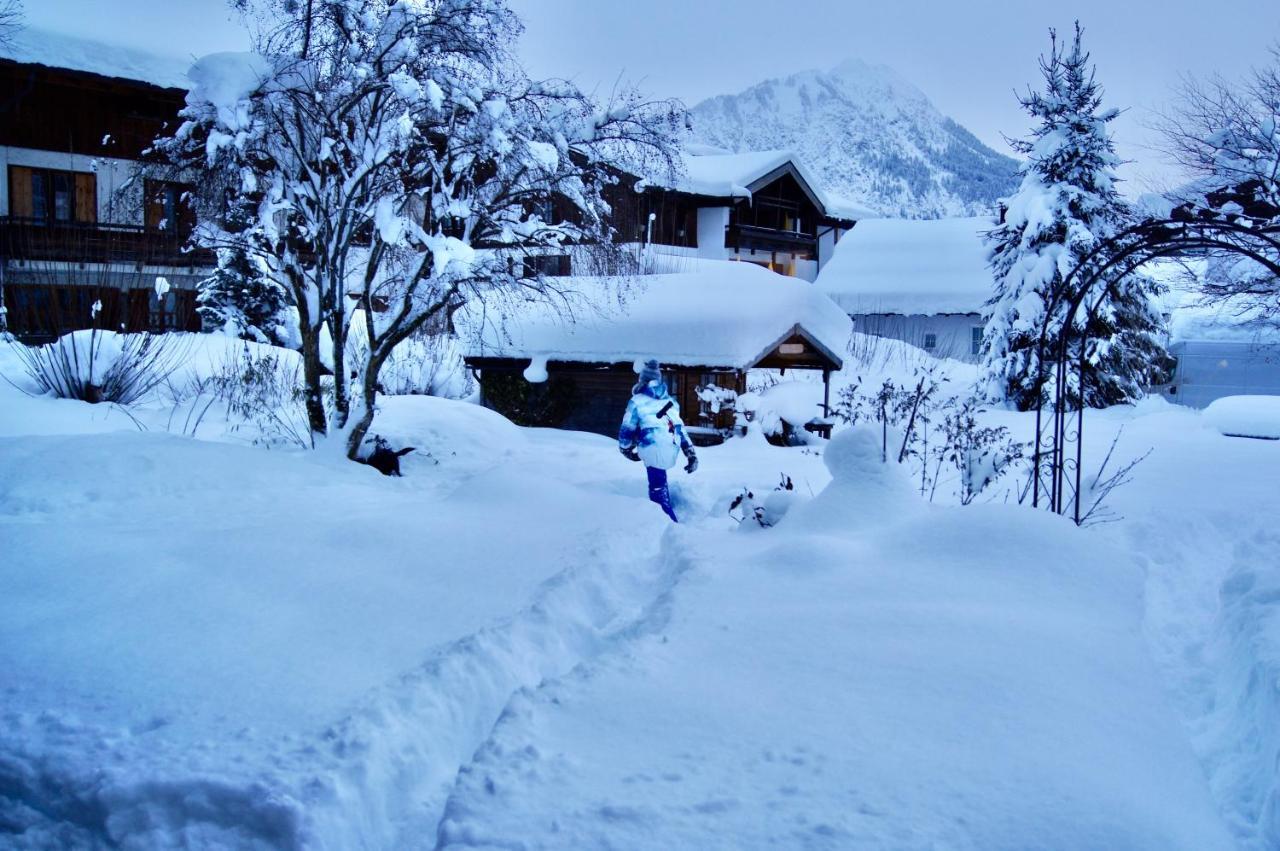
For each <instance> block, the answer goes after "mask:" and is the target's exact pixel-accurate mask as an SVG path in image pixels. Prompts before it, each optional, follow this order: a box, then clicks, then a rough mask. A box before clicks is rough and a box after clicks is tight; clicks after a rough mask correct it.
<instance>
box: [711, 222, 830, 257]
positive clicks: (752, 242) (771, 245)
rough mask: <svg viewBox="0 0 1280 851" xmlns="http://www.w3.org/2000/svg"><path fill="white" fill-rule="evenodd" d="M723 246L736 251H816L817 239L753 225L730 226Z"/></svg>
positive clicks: (805, 234)
mask: <svg viewBox="0 0 1280 851" xmlns="http://www.w3.org/2000/svg"><path fill="white" fill-rule="evenodd" d="M725 245H727V246H728V247H730V248H733V249H734V250H736V251H750V250H751V249H752V248H754V249H756V250H758V251H761V250H762V251H816V250H817V247H818V239H817V237H815V236H812V235H811V234H807V233H796V232H795V231H789V230H775V229H773V228H762V227H757V226H755V225H730V226H729V227H728V228H727V231H726V233H725Z"/></svg>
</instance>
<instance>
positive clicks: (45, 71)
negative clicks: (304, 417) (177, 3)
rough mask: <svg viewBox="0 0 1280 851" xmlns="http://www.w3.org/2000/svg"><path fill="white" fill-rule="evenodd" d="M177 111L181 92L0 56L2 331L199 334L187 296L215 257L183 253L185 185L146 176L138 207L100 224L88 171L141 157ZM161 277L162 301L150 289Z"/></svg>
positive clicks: (104, 197) (187, 229)
mask: <svg viewBox="0 0 1280 851" xmlns="http://www.w3.org/2000/svg"><path fill="white" fill-rule="evenodd" d="M184 104H185V92H183V91H182V90H181V89H172V88H163V87H160V86H155V85H151V84H149V83H145V82H140V81H134V80H122V79H116V78H112V77H104V76H101V75H98V74H92V73H87V72H81V71H74V70H69V69H59V68H49V67H45V66H42V65H34V64H21V63H15V62H12V61H9V60H4V59H0V146H4V147H6V148H9V149H11V151H10V155H9V159H10V162H9V165H8V168H7V171H6V174H5V177H6V183H7V185H8V196H7V198H6V199H5V200H6V201H7V203H8V215H7V216H3V217H0V293H3V299H4V301H3V303H4V305H5V307H6V308H7V317H6V319H7V326H8V330H9V331H11V332H13V333H14V334H16V335H18V336H19V337H20V338H22V339H24V340H26V341H28V342H43V341H45V340H48V339H52V338H55V337H57V336H58V335H60V334H62V333H66V332H67V331H72V330H76V329H80V328H87V327H91V326H97V327H101V328H109V329H113V330H114V329H122V330H125V331H130V332H135V331H169V330H199V329H200V321H199V316H198V313H197V310H196V293H195V291H194V288H195V284H196V282H197V281H199V280H200V279H201V278H203V277H204V276H205V275H206V274H207V273H208V271H209V270H210V269H211V268H212V266H213V265H214V256H213V253H212V252H210V251H199V250H197V251H188V250H186V246H185V243H186V240H187V238H188V237H189V235H190V233H191V230H192V228H193V227H194V224H195V222H194V216H193V215H192V213H191V211H190V208H189V207H188V206H187V204H186V201H185V193H186V191H187V189H188V187H186V186H184V185H182V184H175V183H169V182H164V181H155V180H149V179H148V180H145V181H144V185H143V187H142V193H141V196H140V204H139V205H131V206H133V209H129V210H127V211H125V215H126V217H130V216H131V217H132V220H130V221H103V220H102V217H103V216H107V215H111V214H110V213H107V212H105V211H108V210H111V209H112V198H111V197H109V196H110V192H111V188H110V186H111V181H110V179H109V178H108V179H107V181H106V183H105V184H103V183H102V182H101V181H100V174H99V173H96V172H95V169H97V168H98V166H97V165H95V163H108V165H107V166H106V168H107V169H108V173H110V169H112V168H115V169H117V170H119V169H121V165H120V163H121V161H123V162H124V163H125V166H126V167H127V164H128V163H129V162H131V161H132V162H140V161H145V159H146V157H147V155H146V153H145V152H146V150H147V149H148V148H150V147H151V146H152V144H153V143H154V142H155V140H156V139H157V138H158V137H160V136H163V135H165V134H167V133H170V132H172V130H173V128H174V127H175V126H176V122H177V121H178V111H179V110H180V109H181V108H182V107H183V105H184ZM90 158H94V159H90ZM49 163H57V164H58V165H56V166H52V167H51V166H49V165H48V164H49ZM64 163H65V165H64ZM109 163H115V165H114V166H112V165H110V164H109ZM117 177H118V175H117ZM158 276H164V277H165V278H166V279H167V280H168V281H169V282H170V289H169V291H168V292H167V293H163V294H157V293H156V292H155V282H156V278H157V277H158ZM94 305H97V306H98V309H97V310H96V311H95V310H94V309H93V308H94Z"/></svg>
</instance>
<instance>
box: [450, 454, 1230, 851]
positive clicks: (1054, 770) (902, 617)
mask: <svg viewBox="0 0 1280 851" xmlns="http://www.w3.org/2000/svg"><path fill="white" fill-rule="evenodd" d="M827 460H828V465H829V466H831V468H832V472H833V475H834V476H835V481H834V482H833V484H832V485H831V486H830V487H829V488H827V489H826V490H825V491H823V492H822V493H821V494H819V496H818V497H817V498H816V499H814V500H813V501H812V502H810V503H809V504H808V505H805V506H802V507H799V508H797V509H794V510H793V513H792V515H791V516H789V517H788V518H787V519H786V520H785V521H784V522H783V523H782V525H780V526H778V527H777V528H776V529H775V530H773V531H772V532H771V533H768V534H766V535H752V536H744V535H732V534H728V535H726V534H720V535H712V534H706V535H702V536H697V537H695V536H693V535H690V534H682V535H673V536H671V537H668V538H667V539H666V540H665V541H664V544H665V546H664V549H665V551H666V552H667V553H668V555H669V557H671V558H679V559H682V560H684V561H685V562H687V564H688V565H689V566H688V568H687V572H686V573H685V575H684V579H683V580H682V583H681V586H680V587H679V588H678V589H677V591H676V593H675V594H674V595H673V596H672V599H671V602H670V604H669V606H668V607H667V608H665V609H664V610H662V611H661V613H660V614H661V616H660V617H654V618H651V619H650V620H649V621H648V622H647V623H646V624H645V629H643V630H642V631H641V632H640V634H638V635H637V637H636V639H635V640H634V642H633V643H632V645H631V646H630V648H629V649H628V652H627V653H626V654H622V655H615V656H611V657H607V658H606V659H604V660H602V661H601V662H599V663H597V664H590V665H587V666H585V667H584V668H583V669H581V670H580V671H579V672H577V673H575V675H574V676H571V677H569V678H566V679H564V680H562V681H560V682H558V683H554V684H552V685H549V686H547V687H545V688H543V689H541V690H539V691H538V692H536V693H533V694H527V695H524V696H522V697H520V698H518V699H517V700H515V701H513V704H512V706H511V707H510V708H509V709H508V711H507V714H506V716H505V717H504V719H503V721H502V722H501V723H500V724H499V725H498V727H497V728H496V730H495V732H494V735H493V736H492V737H491V738H490V740H489V742H488V743H487V744H486V745H485V746H484V747H483V748H481V750H480V751H479V753H478V754H477V757H476V760H475V762H474V764H473V765H471V766H470V767H468V768H467V769H466V770H465V771H464V772H463V773H462V775H461V776H460V778H459V783H458V787H457V789H456V790H455V792H454V794H453V796H452V797H451V799H450V803H449V808H448V811H447V813H446V818H445V821H444V822H443V823H442V827H441V833H440V838H441V841H442V844H443V845H445V846H446V847H494V848H496V847H517V846H518V847H524V848H562V847H601V846H606V845H607V846H614V847H619V846H620V847H642V846H647V847H669V848H675V847H689V848H692V847H697V848H754V847H761V848H763V847H779V846H781V847H798V846H805V847H832V848H836V847H875V848H936V847H950V848H1153V849H1155V848H1158V849H1171V848H1187V849H1209V848H1227V847H1230V844H1231V842H1230V840H1229V838H1228V837H1227V835H1226V834H1225V832H1224V831H1223V829H1222V827H1221V824H1220V822H1219V820H1218V817H1217V814H1216V813H1215V811H1214V807H1213V804H1212V802H1211V799H1210V796H1209V793H1208V789H1207V787H1206V784H1205V782H1204V779H1203V777H1202V775H1201V773H1200V769H1199V766H1198V765H1197V764H1196V762H1195V759H1194V757H1193V755H1192V753H1191V750H1190V748H1189V747H1188V745H1187V742H1186V738H1185V735H1184V733H1183V731H1182V729H1181V728H1180V726H1179V723H1178V721H1177V719H1176V717H1175V715H1174V713H1173V712H1172V711H1171V710H1170V708H1169V707H1168V706H1167V704H1166V701H1165V698H1164V695H1163V693H1162V690H1161V686H1160V683H1159V682H1158V680H1157V678H1156V675H1155V670H1154V666H1153V665H1152V664H1151V662H1150V660H1149V658H1148V657H1147V654H1146V650H1145V647H1144V645H1143V641H1142V635H1141V631H1140V617H1141V589H1142V585H1141V581H1142V576H1141V573H1140V571H1139V570H1138V568H1137V566H1136V565H1135V564H1134V563H1133V561H1132V559H1129V558H1126V557H1125V556H1124V555H1123V554H1122V553H1120V552H1117V551H1115V550H1112V549H1109V548H1107V547H1105V546H1099V542H1098V541H1096V540H1091V539H1089V538H1086V537H1083V536H1081V534H1080V533H1079V532H1078V531H1077V530H1076V529H1075V528H1074V527H1072V526H1070V525H1069V524H1068V523H1066V522H1065V521H1063V520H1061V519H1059V518H1054V517H1051V516H1048V515H1046V514H1043V513H1039V512H1033V511H1030V510H1026V509H1007V508H1003V507H994V506H988V507H977V508H970V509H955V508H945V509H944V508H928V507H926V506H923V505H922V504H920V502H919V501H918V499H917V498H916V497H915V496H914V495H913V494H912V493H911V490H910V486H909V485H907V484H906V483H905V482H903V481H901V480H899V479H898V478H897V477H898V475H899V473H898V470H897V468H895V467H885V466H883V465H881V464H880V462H879V445H878V441H877V440H876V438H875V437H874V436H871V435H868V434H865V433H864V434H857V433H855V434H844V435H842V436H841V437H839V438H837V439H836V440H835V441H834V442H833V443H832V444H831V447H830V450H829V452H828V455H827ZM995 541H999V542H1000V544H999V548H998V549H997V548H995V547H993V545H992V542H995Z"/></svg>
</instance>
